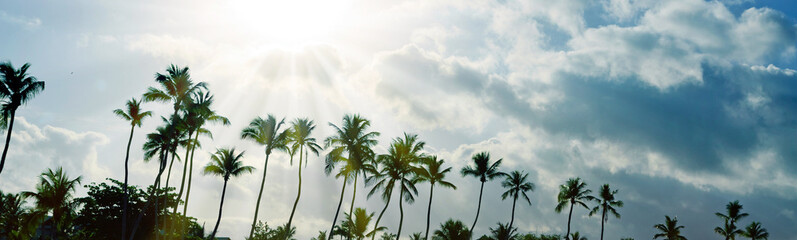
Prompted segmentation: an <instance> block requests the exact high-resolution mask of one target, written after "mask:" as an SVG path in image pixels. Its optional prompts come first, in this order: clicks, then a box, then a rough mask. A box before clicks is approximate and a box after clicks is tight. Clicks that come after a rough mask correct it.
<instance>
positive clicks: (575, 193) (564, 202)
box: [554, 178, 595, 238]
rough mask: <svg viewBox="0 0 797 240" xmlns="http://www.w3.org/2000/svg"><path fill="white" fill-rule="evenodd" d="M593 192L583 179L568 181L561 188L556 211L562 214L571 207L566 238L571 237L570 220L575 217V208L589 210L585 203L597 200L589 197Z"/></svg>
mask: <svg viewBox="0 0 797 240" xmlns="http://www.w3.org/2000/svg"><path fill="white" fill-rule="evenodd" d="M591 192H592V190H589V189H587V183H585V182H582V181H581V178H571V179H568V180H567V183H566V184H564V185H560V186H559V196H558V197H557V200H558V201H559V204H557V205H556V208H554V210H555V211H556V212H557V213H561V212H562V210H564V209H565V207H567V206H568V205H569V206H570V214H568V215H567V233H566V234H565V236H566V237H565V238H569V237H570V219H571V218H572V217H573V206H575V205H581V206H583V207H584V208H586V209H587V210H589V207H587V204H586V203H585V202H588V201H594V200H595V197H593V196H590V195H589V194H590V193H591Z"/></svg>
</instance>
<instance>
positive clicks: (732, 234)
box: [714, 220, 744, 240]
mask: <svg viewBox="0 0 797 240" xmlns="http://www.w3.org/2000/svg"><path fill="white" fill-rule="evenodd" d="M714 232H716V233H717V234H719V235H720V236H723V237H725V240H728V239H736V235H741V234H742V233H744V232H743V231H742V230H741V229H736V225H733V224H732V223H730V222H729V221H728V220H725V224H724V225H723V226H722V227H716V228H714Z"/></svg>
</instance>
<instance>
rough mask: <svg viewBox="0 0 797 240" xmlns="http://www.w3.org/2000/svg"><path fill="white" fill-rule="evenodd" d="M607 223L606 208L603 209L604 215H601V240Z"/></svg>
mask: <svg viewBox="0 0 797 240" xmlns="http://www.w3.org/2000/svg"><path fill="white" fill-rule="evenodd" d="M604 223H606V206H604V208H603V213H602V214H601V240H603V224H604Z"/></svg>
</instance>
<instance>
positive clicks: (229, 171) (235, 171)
mask: <svg viewBox="0 0 797 240" xmlns="http://www.w3.org/2000/svg"><path fill="white" fill-rule="evenodd" d="M243 156H244V152H241V153H239V154H235V148H231V149H227V148H221V149H217V150H216V153H215V154H213V156H211V157H210V163H208V165H207V166H205V169H204V170H203V171H202V173H204V174H205V175H216V176H221V177H222V178H223V179H224V187H223V188H222V190H221V202H220V203H219V217H218V218H217V219H216V226H215V227H213V232H212V233H211V234H210V239H215V237H216V231H218V230H219V223H220V222H221V210H222V207H223V206H224V194H225V193H227V181H229V180H230V177H238V176H241V175H243V174H244V173H252V171H254V170H255V168H254V167H252V166H244V163H243V162H242V161H241V158H242V157H243Z"/></svg>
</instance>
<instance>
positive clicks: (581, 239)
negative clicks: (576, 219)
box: [570, 232, 587, 240]
mask: <svg viewBox="0 0 797 240" xmlns="http://www.w3.org/2000/svg"><path fill="white" fill-rule="evenodd" d="M570 239H573V240H587V237H584V236H581V233H579V232H574V233H572V234H570Z"/></svg>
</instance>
